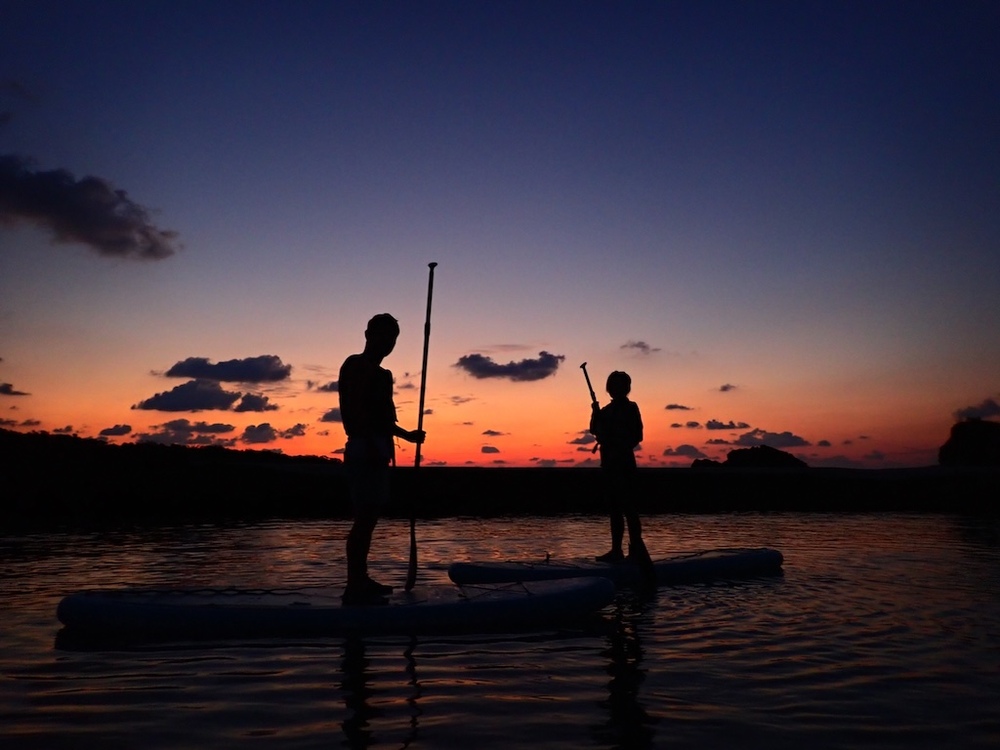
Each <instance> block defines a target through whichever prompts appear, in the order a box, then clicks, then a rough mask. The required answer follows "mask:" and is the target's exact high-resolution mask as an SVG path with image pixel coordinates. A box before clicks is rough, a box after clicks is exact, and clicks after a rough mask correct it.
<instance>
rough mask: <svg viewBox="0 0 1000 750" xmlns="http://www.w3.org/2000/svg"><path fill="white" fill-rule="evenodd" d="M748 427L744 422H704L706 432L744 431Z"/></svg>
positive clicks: (715, 420)
mask: <svg viewBox="0 0 1000 750" xmlns="http://www.w3.org/2000/svg"><path fill="white" fill-rule="evenodd" d="M749 426H750V425H748V424H747V423H746V422H734V421H733V420H731V419H730V420H729V421H728V422H720V421H719V420H718V419H710V420H708V421H707V422H705V429H706V430H745V429H747V428H748V427H749Z"/></svg>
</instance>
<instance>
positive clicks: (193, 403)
mask: <svg viewBox="0 0 1000 750" xmlns="http://www.w3.org/2000/svg"><path fill="white" fill-rule="evenodd" d="M239 397H240V393H239V392H233V391H224V390H222V386H220V385H219V383H218V382H216V381H215V380H191V381H189V382H187V383H183V384H182V385H179V386H177V387H176V388H174V389H173V390H170V391H164V392H163V393H157V394H156V395H155V396H152V397H150V398H147V399H146V400H145V401H140V402H139V403H138V404H135V405H134V406H133V407H132V408H133V409H148V410H154V411H203V410H206V409H218V410H223V411H224V410H226V409H228V408H229V407H231V406H232V405H233V404H234V403H235V402H236V400H237V399H239Z"/></svg>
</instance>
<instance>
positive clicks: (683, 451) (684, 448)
mask: <svg viewBox="0 0 1000 750" xmlns="http://www.w3.org/2000/svg"><path fill="white" fill-rule="evenodd" d="M663 455H664V456H675V457H680V458H692V459H693V458H708V456H707V455H706V454H704V453H702V452H701V451H700V450H699V449H698V448H695V447H694V446H693V445H688V444H686V443H685V444H684V445H678V446H677V447H676V448H667V449H666V450H665V451H663Z"/></svg>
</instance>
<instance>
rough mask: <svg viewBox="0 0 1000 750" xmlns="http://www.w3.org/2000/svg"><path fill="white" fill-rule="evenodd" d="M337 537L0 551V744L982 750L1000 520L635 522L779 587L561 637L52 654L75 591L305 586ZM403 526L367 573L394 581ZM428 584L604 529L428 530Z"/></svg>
mask: <svg viewBox="0 0 1000 750" xmlns="http://www.w3.org/2000/svg"><path fill="white" fill-rule="evenodd" d="M345 531H346V526H345V524H343V523H341V522H281V523H269V524H260V525H251V526H231V527H214V526H186V527H183V526H182V527H171V528H162V529H156V530H144V531H134V532H130V531H120V532H115V533H109V532H102V533H80V534H39V535H30V536H16V537H0V573H2V576H0V594H2V596H0V602H2V605H0V608H2V620H0V745H2V746H3V747H4V748H22V747H23V748H63V747H65V748H70V747H72V748H78V747H89V746H93V747H101V748H223V747H225V748H229V747H240V748H252V747H274V748H299V747H303V748H313V747H323V748H329V747H386V748H391V747H412V748H448V747H463V748H465V747H467V748H510V747H515V746H521V745H524V746H531V747H539V748H544V747H552V748H610V747H640V748H641V747H655V748H706V747H741V748H768V749H773V748H810V750H815V748H887V747H890V748H891V747H900V748H908V749H912V748H941V747H962V748H980V747H981V748H996V747H998V746H1000V522H998V521H997V520H990V519H963V518H956V517H945V516H909V515H863V516H847V517H836V516H828V515H803V514H780V515H719V516H658V517H650V518H647V519H646V532H647V533H646V536H647V541H648V544H649V546H650V548H651V550H652V551H653V552H654V555H664V554H668V553H670V552H675V551H685V550H695V549H705V548H711V547H725V546H771V547H775V548H777V549H780V550H781V551H782V552H783V553H784V554H785V572H784V575H783V576H781V577H777V578H768V579H761V580H754V581H744V582H735V583H731V584H716V585H701V586H687V587H678V588H672V589H661V590H660V592H659V594H658V596H657V597H656V598H655V599H654V600H652V601H648V602H637V601H635V600H634V599H632V598H630V597H629V596H628V595H622V596H620V597H619V599H618V600H617V601H616V603H615V604H614V605H612V606H609V607H608V608H606V609H605V610H604V611H602V612H601V613H599V614H598V615H596V616H595V617H593V618H591V619H589V620H586V621H584V622H580V623H577V624H574V626H573V627H569V628H565V629H562V630H559V631H554V630H544V631H538V632H529V633H520V634H514V635H501V636H496V635H492V636H477V637H447V638H445V637H442V638H429V637H421V638H419V639H410V638H405V637H399V638H373V639H365V640H345V639H329V640H309V641H301V640H300V641H258V642H250V641H247V642H219V643H209V644H205V643H200V644H190V643H176V644H160V645H157V646H152V645H151V646H144V647H141V648H132V649H116V650H91V651H70V650H64V649H60V648H57V647H56V633H57V632H58V630H59V624H58V622H57V621H56V619H55V608H56V604H57V602H58V601H59V599H60V597H61V596H62V595H63V594H65V593H67V592H69V591H72V590H75V589H80V588H88V587H103V586H125V585H147V584H156V585H160V584H168V585H169V584H184V585H202V584H203V585H211V586H230V585H247V586H253V587H282V588H284V587H288V586H295V585H300V584H301V585H315V584H318V583H325V582H328V581H330V580H339V579H340V577H341V576H342V573H343V569H344V567H343V552H342V547H343V544H342V539H343V535H344V533H345ZM406 535H407V526H406V524H405V522H401V521H388V522H384V523H383V525H381V526H380V528H379V530H378V531H377V537H376V540H377V544H378V545H381V548H382V549H381V551H376V553H375V555H374V558H375V559H374V561H373V562H374V567H375V568H376V573H377V574H380V575H381V576H382V577H383V578H384V579H386V580H389V581H393V582H398V583H400V584H401V583H402V578H403V576H404V575H405V569H406V554H407V549H408V547H407V536H406ZM418 540H419V545H420V554H421V559H420V562H421V566H422V567H421V571H420V579H419V580H420V582H421V583H430V582H435V581H438V582H442V583H444V582H446V581H447V576H446V572H445V568H446V566H447V564H448V563H449V562H450V561H452V560H455V559H483V558H497V559H507V558H541V557H543V556H544V555H545V553H546V552H549V553H551V554H552V555H553V557H562V556H576V555H583V554H591V553H594V552H603V551H604V548H605V545H606V530H605V522H604V521H603V520H602V519H592V518H564V519H547V518H528V519H515V520H488V521H476V520H453V519H447V520H442V521H435V522H424V523H420V524H419V525H418Z"/></svg>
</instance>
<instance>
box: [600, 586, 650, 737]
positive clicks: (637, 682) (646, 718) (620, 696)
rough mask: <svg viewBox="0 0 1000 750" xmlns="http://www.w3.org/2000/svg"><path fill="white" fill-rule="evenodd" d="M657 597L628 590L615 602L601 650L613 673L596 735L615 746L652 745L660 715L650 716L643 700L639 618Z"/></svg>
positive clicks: (606, 669)
mask: <svg viewBox="0 0 1000 750" xmlns="http://www.w3.org/2000/svg"><path fill="white" fill-rule="evenodd" d="M655 600H656V596H655V594H653V595H651V596H649V595H646V596H640V595H638V594H636V593H632V592H625V593H623V594H621V595H619V597H618V599H617V600H616V602H615V607H614V613H613V617H612V627H610V628H609V630H608V635H607V645H606V647H605V648H604V649H602V651H601V656H602V657H604V658H606V659H607V666H606V667H605V671H606V672H607V673H608V675H610V677H611V679H610V680H609V681H608V697H607V699H606V700H604V701H602V703H601V705H602V707H603V708H604V709H605V710H606V711H607V717H608V718H607V721H606V722H605V723H604V724H601V725H598V726H597V727H595V734H596V736H597V737H598V738H599V739H600V740H601V741H603V742H606V743H608V744H610V745H611V746H613V747H629V748H648V747H653V737H654V735H655V734H656V729H655V726H656V724H657V723H658V721H659V719H657V718H656V717H654V716H651V715H650V714H649V712H648V711H647V710H646V708H645V706H644V705H643V704H642V702H641V700H640V696H641V688H642V684H643V682H644V681H645V680H646V668H645V667H644V666H643V660H644V657H645V651H644V650H643V647H642V641H641V639H640V630H641V625H640V621H641V620H642V618H643V615H644V614H645V613H646V612H647V611H649V610H650V609H651V608H652V607H654V606H655V604H656V601H655Z"/></svg>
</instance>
